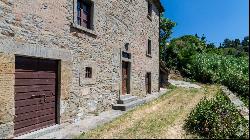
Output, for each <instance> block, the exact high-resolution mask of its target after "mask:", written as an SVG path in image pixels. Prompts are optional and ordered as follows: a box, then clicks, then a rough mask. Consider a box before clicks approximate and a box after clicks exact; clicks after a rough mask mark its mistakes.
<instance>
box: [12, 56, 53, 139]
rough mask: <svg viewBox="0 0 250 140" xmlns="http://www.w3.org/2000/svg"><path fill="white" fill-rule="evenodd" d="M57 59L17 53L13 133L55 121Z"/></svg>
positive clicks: (27, 130) (23, 131) (33, 128)
mask: <svg viewBox="0 0 250 140" xmlns="http://www.w3.org/2000/svg"><path fill="white" fill-rule="evenodd" d="M56 98H57V61H53V60H45V59H37V58H28V57H18V56H17V57H16V66H15V127H14V129H15V135H19V134H23V133H27V132H31V131H34V130H38V129H40V128H43V127H46V126H49V125H53V124H55V123H56V119H57V117H56V116H57V115H56V114H57V113H56Z"/></svg>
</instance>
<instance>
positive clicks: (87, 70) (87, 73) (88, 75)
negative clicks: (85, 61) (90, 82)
mask: <svg viewBox="0 0 250 140" xmlns="http://www.w3.org/2000/svg"><path fill="white" fill-rule="evenodd" d="M85 78H92V68H91V67H86V68H85Z"/></svg>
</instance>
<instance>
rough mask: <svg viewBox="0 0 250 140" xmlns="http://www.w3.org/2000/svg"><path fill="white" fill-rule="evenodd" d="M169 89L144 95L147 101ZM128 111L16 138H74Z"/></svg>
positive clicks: (107, 114) (107, 113)
mask: <svg viewBox="0 0 250 140" xmlns="http://www.w3.org/2000/svg"><path fill="white" fill-rule="evenodd" d="M168 91H169V90H167V89H163V88H161V90H160V92H156V93H152V94H149V95H147V96H146V97H144V98H143V100H145V103H147V102H150V101H152V100H155V99H157V98H159V97H160V96H161V95H163V94H165V93H167V92H168ZM127 111H129V110H127ZM127 111H120V110H109V111H105V112H102V113H100V114H99V115H98V116H88V117H86V118H85V119H83V120H80V121H78V122H76V123H72V124H69V123H65V124H62V125H55V126H52V127H48V128H44V129H41V130H38V131H35V132H31V133H28V134H25V135H22V136H19V137H15V138H14V139H73V138H74V137H77V136H79V135H81V134H82V133H83V132H87V131H89V130H92V129H95V128H97V127H98V126H100V125H103V124H105V123H108V122H110V121H112V120H114V119H115V118H117V117H119V116H121V115H123V114H124V113H126V112H127Z"/></svg>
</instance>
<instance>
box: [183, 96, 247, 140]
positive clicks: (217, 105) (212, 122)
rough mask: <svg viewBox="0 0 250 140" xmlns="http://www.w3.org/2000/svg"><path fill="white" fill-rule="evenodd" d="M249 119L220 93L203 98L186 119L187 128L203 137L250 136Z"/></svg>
mask: <svg viewBox="0 0 250 140" xmlns="http://www.w3.org/2000/svg"><path fill="white" fill-rule="evenodd" d="M248 125H249V124H248V121H247V120H245V119H244V118H243V117H242V116H241V115H240V114H239V113H238V112H237V110H236V108H235V107H234V106H233V105H232V104H231V102H230V101H229V99H228V98H227V97H226V96H225V95H223V94H221V93H218V94H217V96H216V97H215V98H214V99H211V100H207V99H203V100H202V101H201V102H200V103H199V104H198V105H197V106H196V108H195V109H194V110H193V111H192V112H191V113H190V115H189V117H188V118H187V119H186V120H185V125H184V127H185V129H186V130H187V131H188V132H191V133H194V134H197V135H199V136H201V137H203V138H212V139H215V138H216V139H217V138H249V135H248V132H249V130H248Z"/></svg>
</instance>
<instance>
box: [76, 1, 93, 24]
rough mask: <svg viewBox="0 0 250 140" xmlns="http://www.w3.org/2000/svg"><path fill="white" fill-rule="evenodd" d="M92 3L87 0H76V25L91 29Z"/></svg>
mask: <svg viewBox="0 0 250 140" xmlns="http://www.w3.org/2000/svg"><path fill="white" fill-rule="evenodd" d="M91 17H92V3H91V1H88V0H77V24H78V25H80V26H83V27H85V28H88V29H91Z"/></svg>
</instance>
